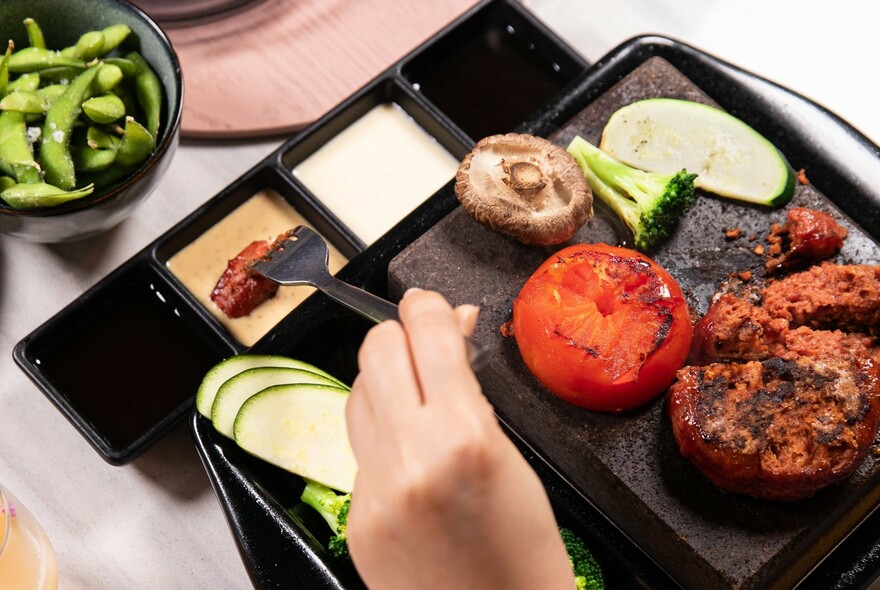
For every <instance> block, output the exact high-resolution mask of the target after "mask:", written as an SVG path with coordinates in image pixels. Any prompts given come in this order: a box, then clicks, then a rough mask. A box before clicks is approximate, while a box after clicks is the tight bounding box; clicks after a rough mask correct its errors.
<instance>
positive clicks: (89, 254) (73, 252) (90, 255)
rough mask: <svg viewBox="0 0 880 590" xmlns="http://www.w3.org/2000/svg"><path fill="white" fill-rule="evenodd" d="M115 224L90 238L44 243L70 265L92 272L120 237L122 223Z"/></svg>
mask: <svg viewBox="0 0 880 590" xmlns="http://www.w3.org/2000/svg"><path fill="white" fill-rule="evenodd" d="M124 223H125V222H123V223H122V224H119V225H116V226H114V227H112V228H110V229H108V230H106V231H103V232H101V233H99V234H97V235H95V236H92V237H90V238H85V239H82V240H75V241H73V242H60V243H57V244H46V245H45V247H46V249H47V250H49V251H50V252H52V254H53V255H54V256H56V257H58V258H61V259H63V260H65V261H66V262H68V263H69V264H70V265H71V266H74V267H76V268H77V269H78V270H81V271H85V272H94V270H95V269H96V268H98V267H99V266H100V264H101V261H102V260H103V259H104V258H105V257H106V256H107V253H109V252H112V251H113V242H114V241H117V240H119V239H121V238H120V237H119V236H120V235H121V232H120V228H121V227H122V226H123V225H124Z"/></svg>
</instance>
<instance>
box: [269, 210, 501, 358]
mask: <svg viewBox="0 0 880 590" xmlns="http://www.w3.org/2000/svg"><path fill="white" fill-rule="evenodd" d="M329 257H330V249H329V248H328V247H327V242H325V241H324V238H322V237H321V236H320V235H319V234H318V233H317V232H316V231H314V230H312V229H311V228H308V227H306V226H303V225H300V226H298V227H296V228H295V229H293V230H291V231H289V232H288V233H287V238H286V239H284V240H282V241H281V242H280V243H278V244H276V245H275V247H274V248H273V249H272V250H270V251H269V252H268V253H267V254H266V255H265V256H264V257H263V258H262V259H260V260H259V261H257V262H256V263H254V265H253V269H254V270H256V271H257V272H258V273H260V274H261V275H263V276H264V277H266V278H268V279H270V280H272V281H274V282H276V283H278V284H279V285H311V286H313V287H317V288H318V289H320V290H321V291H323V292H324V294H325V295H327V296H328V297H330V298H331V299H333V300H334V301H336V302H337V303H339V304H341V305H343V306H344V307H347V308H348V309H350V310H352V311H354V312H357V313H359V314H361V315H362V316H364V317H365V318H367V319H369V320H371V321H373V322H375V323H377V324H378V323H379V322H383V321H385V320H398V321H399V320H400V316H399V314H398V312H397V306H396V305H395V304H393V303H391V302H390V301H387V300H385V299H382V298H381V297H377V296H375V295H373V294H372V293H370V292H368V291H364V290H363V289H360V288H358V287H355V286H354V285H349V284H348V283H346V282H344V281H341V280H339V279H337V278H336V277H334V276H333V275H332V274H330V269H329V268H328V267H327V261H328V260H329ZM465 344H466V347H467V356H468V362H469V363H470V365H471V368H472V369H473V370H474V371H479V370H480V369H482V368H483V367H485V366H486V364H487V363H488V361H489V356H490V355H489V351H488V350H487V349H486V348H485V347H483V346H481V345H480V344H477V343H476V342H474V341H473V340H472V339H471V338H466V339H465Z"/></svg>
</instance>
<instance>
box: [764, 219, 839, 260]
mask: <svg viewBox="0 0 880 590" xmlns="http://www.w3.org/2000/svg"><path fill="white" fill-rule="evenodd" d="M846 234H847V231H846V228H844V227H841V226H840V225H839V224H838V223H837V222H836V221H835V220H834V218H833V217H831V216H830V215H828V214H827V213H822V212H821V211H814V210H813V209H806V208H804V207H795V208H793V209H791V210H790V211H789V212H788V218H787V220H786V222H785V224H783V225H779V224H778V223H774V224H773V227H771V228H770V236H769V237H768V238H767V241H768V242H770V248H769V254H770V256H769V258H768V259H767V262H766V263H765V268H766V269H767V271H768V272H773V271H775V270H777V269H782V268H790V267H793V266H798V265H802V264H812V263H815V262H819V261H821V260H825V259H827V258H831V257H832V256H834V255H835V254H837V253H838V252H839V251H840V248H841V247H843V240H844V238H846Z"/></svg>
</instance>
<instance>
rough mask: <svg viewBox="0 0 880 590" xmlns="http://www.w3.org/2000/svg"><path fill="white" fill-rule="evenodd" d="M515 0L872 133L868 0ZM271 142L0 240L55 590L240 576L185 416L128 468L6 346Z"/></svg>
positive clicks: (12, 430) (34, 489) (20, 423)
mask: <svg viewBox="0 0 880 590" xmlns="http://www.w3.org/2000/svg"><path fill="white" fill-rule="evenodd" d="M340 1H341V0H340ZM345 1H356V0H345ZM525 3H526V4H527V5H528V6H529V7H530V8H531V9H533V10H534V11H535V12H536V13H537V14H538V15H539V16H541V17H542V18H543V19H544V21H545V22H547V23H548V24H549V25H550V26H551V27H552V28H553V29H555V30H556V31H558V32H559V33H560V34H561V35H562V36H564V37H565V38H567V39H568V40H569V41H570V42H571V43H572V44H573V45H574V46H575V47H577V48H578V49H579V50H580V51H581V52H582V53H583V54H584V55H585V56H586V57H587V58H589V59H591V60H596V59H598V58H599V57H600V56H601V55H603V54H604V53H605V52H606V51H608V50H610V49H611V48H613V47H614V46H616V45H617V44H618V43H620V42H622V41H624V40H625V39H628V38H629V37H631V36H634V35H636V34H639V33H648V32H651V33H663V34H666V35H669V36H673V37H676V38H679V39H681V40H683V41H686V42H688V43H690V44H692V45H695V46H697V47H699V48H701V49H704V50H706V51H708V52H710V53H713V54H715V55H717V56H719V57H722V58H724V59H726V60H727V61H731V62H733V63H735V64H737V65H740V66H742V67H744V68H746V69H749V70H752V71H754V72H756V73H758V74H761V75H763V76H765V77H768V78H770V79H773V80H775V81H777V82H779V83H782V84H783V85H786V86H788V87H789V88H792V89H794V90H797V91H799V92H801V93H803V94H805V95H807V96H808V97H810V98H813V99H814V100H816V101H818V102H819V103H821V104H823V105H825V106H826V107H828V108H829V109H831V110H832V111H834V112H836V113H837V114H838V115H840V116H842V117H843V118H844V119H846V120H848V121H850V122H851V123H852V124H853V125H855V126H856V127H857V128H859V129H860V130H861V131H862V132H863V133H865V134H866V135H867V136H869V137H871V138H873V140H874V141H875V142H877V141H880V111H878V109H877V108H876V107H875V103H876V94H875V91H876V90H877V88H878V85H880V83H878V82H877V81H876V79H875V77H874V76H873V75H872V74H870V73H869V72H870V71H872V70H873V68H872V67H871V66H873V65H874V64H873V63H872V61H873V60H871V59H870V57H869V56H871V55H873V54H874V47H875V46H874V39H873V35H875V34H876V32H875V31H874V30H873V25H872V23H873V21H874V19H872V18H870V15H871V14H872V10H873V4H872V3H871V2H870V1H869V0H850V1H849V2H846V3H841V4H840V5H834V6H831V5H829V4H828V3H827V2H824V1H820V0H806V1H805V0H801V1H795V0H773V1H770V2H768V1H767V0H763V1H761V2H757V1H754V0H748V1H743V2H728V1H725V0H614V1H610V0H605V1H600V0H576V1H574V2H573V1H571V0H526V2H525ZM292 6H294V4H293V3H292ZM869 68H871V69H870V70H869ZM278 144H279V141H277V140H271V141H265V142H255V143H240V142H239V143H213V144H204V143H199V144H184V145H182V146H181V148H180V149H179V150H178V152H177V154H176V156H175V159H174V161H173V163H172V166H171V168H170V170H169V173H168V175H167V177H166V178H165V179H164V180H163V181H162V183H161V184H160V185H159V187H158V189H157V190H156V193H155V194H154V195H153V196H152V197H151V199H150V200H149V201H148V202H147V203H146V204H144V205H143V206H142V207H141V208H140V209H139V210H138V212H137V214H136V215H135V217H133V218H132V219H129V220H128V221H126V222H124V223H123V224H121V225H120V226H119V227H117V228H116V229H114V230H111V231H109V232H107V233H106V234H103V235H101V236H98V237H96V238H93V239H89V240H86V241H82V242H78V243H72V244H63V245H52V246H47V245H39V244H30V243H25V242H21V241H17V240H13V239H9V238H6V237H0V408H2V409H0V449H2V450H0V479H2V481H3V482H4V484H5V485H6V486H7V487H9V488H10V489H11V490H12V491H13V492H14V493H15V494H16V495H17V496H18V497H19V498H20V499H21V500H22V501H23V502H24V503H25V504H27V505H28V506H29V507H30V509H31V510H32V512H34V513H35V514H36V516H37V517H38V519H39V520H40V521H41V522H42V523H43V525H44V528H45V529H46V531H47V532H48V534H49V536H50V537H51V539H52V542H53V544H54V546H55V550H56V552H57V555H58V561H59V573H60V578H61V584H62V587H63V588H65V589H73V588H88V589H105V588H106V589H113V590H116V589H121V588H126V589H128V588H133V589H141V588H142V589H159V588H199V587H202V588H247V587H249V585H250V583H249V580H248V577H247V574H246V571H245V568H244V566H243V565H242V563H241V561H240V559H239V557H238V554H237V550H236V546H235V542H234V539H233V537H232V535H231V534H230V532H229V529H228V528H227V525H226V522H225V519H224V517H223V513H222V510H221V508H220V505H219V503H218V502H217V500H216V498H215V496H214V494H213V493H212V490H211V488H210V485H209V482H208V478H207V476H206V475H205V473H204V471H203V469H202V466H201V464H200V462H199V460H198V457H197V455H196V452H195V450H194V448H193V445H192V443H191V439H190V434H189V431H188V429H187V426H186V425H185V424H182V425H180V426H178V427H177V428H176V429H175V430H174V431H173V432H172V433H171V434H170V435H168V436H166V437H165V438H164V439H163V440H161V441H160V442H159V443H158V444H157V445H156V446H155V447H153V448H152V449H150V450H149V451H148V452H146V453H145V454H144V455H143V456H141V457H140V458H139V459H137V460H136V461H134V463H132V464H131V465H128V466H126V467H111V466H110V465H108V464H106V463H104V461H103V460H102V459H101V458H100V457H99V456H98V455H97V454H96V453H95V452H94V451H93V450H92V449H91V448H90V447H89V446H88V444H87V443H86V442H85V440H84V439H83V438H82V437H81V436H80V435H79V433H78V432H77V431H76V430H75V429H74V428H73V427H72V426H71V425H70V424H69V423H68V422H67V421H66V420H65V419H64V418H63V417H62V416H61V414H60V413H59V412H57V411H56V410H55V408H54V407H53V406H52V404H51V403H50V402H49V401H48V400H47V399H46V398H45V397H44V396H43V395H42V394H41V393H40V392H39V391H38V390H37V388H36V387H35V386H34V385H33V384H31V382H30V381H29V380H28V379H27V378H26V377H25V376H24V374H23V373H21V372H20V371H19V370H18V368H17V367H16V366H15V365H14V363H13V361H12V357H11V352H12V348H13V346H14V345H15V343H16V342H17V341H18V340H20V339H21V338H22V337H23V336H25V335H26V334H27V333H29V332H30V331H31V330H33V329H34V328H36V327H37V326H38V325H39V324H41V323H42V322H43V321H44V320H46V319H47V318H48V317H50V316H51V315H52V314H54V313H55V312H56V311H58V310H59V309H61V308H62V307H64V306H65V305H66V304H67V303H69V302H70V301H71V300H72V299H73V298H74V297H76V296H77V295H79V294H80V293H81V292H82V291H83V290H85V289H86V288H88V287H89V286H91V285H92V284H94V283H95V282H96V281H98V280H99V279H100V278H101V277H102V276H104V275H105V274H107V273H108V272H110V271H111V270H112V269H114V268H115V267H116V266H118V265H119V264H120V263H122V262H123V261H125V260H126V259H128V258H129V257H130V256H131V255H132V254H133V253H135V252H136V251H138V250H139V249H140V248H142V247H143V246H144V245H146V244H147V243H149V242H150V241H152V240H153V239H155V238H156V237H157V236H159V235H160V234H161V233H163V232H164V231H165V230H166V229H168V228H169V227H170V226H171V225H172V224H173V223H174V222H176V221H177V220H179V219H180V218H182V217H183V216H184V215H186V214H187V213H188V212H190V211H191V210H192V209H194V208H195V207H196V206H198V205H199V204H201V203H202V202H203V201H205V200H206V199H208V198H209V197H211V196H212V195H214V194H215V193H216V192H218V191H219V190H220V189H221V188H223V187H224V186H225V185H227V184H228V183H230V182H231V181H233V180H234V179H235V178H236V177H238V176H239V175H240V174H241V173H243V172H245V171H246V170H247V169H248V168H249V167H250V166H252V165H253V164H254V163H256V162H257V161H259V160H260V159H261V158H262V157H264V156H265V155H267V154H268V153H269V152H271V151H272V150H273V149H274V148H275V147H276V146H277V145H278ZM0 586H2V582H0Z"/></svg>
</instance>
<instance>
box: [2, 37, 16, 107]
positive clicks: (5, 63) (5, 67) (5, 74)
mask: <svg viewBox="0 0 880 590" xmlns="http://www.w3.org/2000/svg"><path fill="white" fill-rule="evenodd" d="M14 48H15V44H14V43H13V42H12V39H10V40H9V44H8V45H7V46H6V53H5V54H4V55H3V59H2V60H0V96H3V95H4V94H5V93H6V86H7V85H8V84H9V57H10V56H11V55H12V50H13V49H14Z"/></svg>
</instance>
